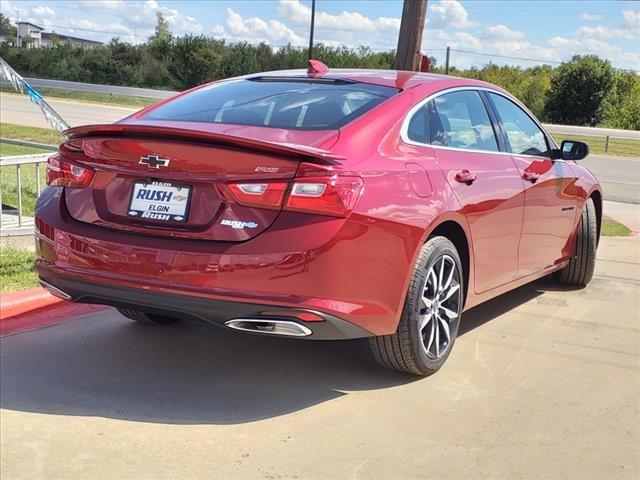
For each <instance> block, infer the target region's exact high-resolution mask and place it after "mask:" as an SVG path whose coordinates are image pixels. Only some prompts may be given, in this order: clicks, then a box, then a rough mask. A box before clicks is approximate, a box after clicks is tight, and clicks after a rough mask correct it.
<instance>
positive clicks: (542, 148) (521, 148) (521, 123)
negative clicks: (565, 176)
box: [489, 93, 548, 155]
mask: <svg viewBox="0 0 640 480" xmlns="http://www.w3.org/2000/svg"><path fill="white" fill-rule="evenodd" d="M489 96H490V97H491V100H492V101H493V104H494V105H495V108H496V110H497V113H498V116H499V117H500V121H501V122H502V127H503V129H504V131H505V133H506V135H507V140H508V141H509V145H508V146H510V147H511V153H515V154H518V155H544V153H545V152H546V151H547V150H548V146H547V141H546V140H545V136H544V133H543V132H542V130H540V128H539V127H538V125H536V123H535V122H534V121H533V120H532V119H531V117H530V116H529V115H527V114H526V112H525V111H524V110H522V109H521V108H520V107H519V106H518V105H516V104H515V103H513V102H512V101H511V100H509V99H507V98H505V97H503V96H502V95H498V94H495V93H489Z"/></svg>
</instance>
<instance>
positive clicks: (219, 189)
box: [61, 124, 342, 241]
mask: <svg viewBox="0 0 640 480" xmlns="http://www.w3.org/2000/svg"><path fill="white" fill-rule="evenodd" d="M307 133H308V132H307ZM313 133H315V140H316V141H324V142H326V141H327V139H329V138H331V136H332V135H333V136H336V135H337V132H327V131H323V132H313ZM65 135H66V136H67V138H68V141H67V142H65V143H64V144H63V146H62V147H61V155H62V157H63V158H65V159H68V160H70V161H72V162H75V163H78V164H81V165H83V166H87V167H90V168H91V169H93V170H94V171H95V175H94V177H93V181H92V183H91V185H90V186H89V187H87V188H67V189H65V201H66V206H67V209H68V211H69V214H70V215H71V217H73V218H74V219H75V220H78V221H81V222H87V223H92V224H95V225H100V226H103V227H107V228H112V229H117V230H121V231H122V230H124V231H130V232H134V233H141V234H147V235H154V236H164V237H176V238H192V239H201V240H216V241H245V240H248V239H250V238H252V237H255V236H256V235H258V234H260V233H261V232H262V231H264V230H265V229H267V228H268V227H269V226H270V225H271V224H272V223H273V221H274V220H275V219H276V218H277V216H278V214H279V212H280V206H278V205H256V204H250V206H247V204H246V203H245V204H240V203H238V201H237V199H236V198H234V195H233V192H232V191H231V190H230V189H229V188H228V185H229V184H230V183H238V182H240V183H241V184H242V185H245V182H246V185H249V187H248V192H249V194H251V192H252V190H253V187H255V186H256V185H263V184H265V182H266V184H269V185H274V186H276V187H277V188H278V189H281V190H282V191H281V192H280V193H281V194H282V195H284V193H285V192H286V188H287V186H288V181H289V180H290V179H292V178H293V177H294V176H295V174H296V170H297V168H298V165H299V163H300V162H303V161H304V162H305V163H316V164H323V165H332V164H339V163H340V162H341V160H342V159H341V158H340V157H338V156H336V155H334V154H332V153H331V152H329V151H327V150H325V149H321V148H316V147H313V146H307V145H298V144H294V143H290V142H278V141H274V140H269V141H265V140H260V139H256V138H250V137H240V136H237V135H230V134H228V133H223V132H211V131H202V130H195V129H186V128H174V127H168V126H159V125H132V124H115V125H92V126H83V127H77V128H73V129H70V130H67V131H66V132H65ZM310 140H314V138H311V139H310ZM269 188H271V187H269ZM276 193H278V192H276Z"/></svg>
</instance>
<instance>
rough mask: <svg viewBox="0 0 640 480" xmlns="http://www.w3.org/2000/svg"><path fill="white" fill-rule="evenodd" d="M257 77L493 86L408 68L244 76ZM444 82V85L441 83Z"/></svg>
mask: <svg viewBox="0 0 640 480" xmlns="http://www.w3.org/2000/svg"><path fill="white" fill-rule="evenodd" d="M255 77H283V78H286V77H310V78H330V79H335V80H351V81H353V82H362V83H370V84H373V85H382V86H386V87H394V88H400V89H402V90H408V89H411V88H413V87H416V86H418V85H424V84H432V85H433V86H436V84H437V86H442V87H444V86H445V85H444V84H446V86H453V84H455V85H469V86H493V85H490V84H488V83H486V82H482V81H479V80H474V79H470V78H461V77H453V76H450V75H440V74H437V73H425V72H413V71H407V70H373V69H371V70H369V69H355V68H330V69H329V70H328V71H327V72H324V73H321V74H309V73H307V70H302V69H297V70H277V71H272V72H263V73H255V74H251V75H246V76H245V77H244V78H255ZM440 84H442V85H440ZM449 84H451V85H449Z"/></svg>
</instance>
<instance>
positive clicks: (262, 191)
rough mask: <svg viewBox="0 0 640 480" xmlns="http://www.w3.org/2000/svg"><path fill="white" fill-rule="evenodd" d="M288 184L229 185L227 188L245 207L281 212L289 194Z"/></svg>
mask: <svg viewBox="0 0 640 480" xmlns="http://www.w3.org/2000/svg"><path fill="white" fill-rule="evenodd" d="M288 186H289V184H288V183H287V182H268V183H266V182H265V183H229V184H227V188H228V189H229V192H230V193H231V196H232V197H233V199H234V200H235V201H236V202H237V203H239V204H240V205H244V206H245V207H257V208H267V209H269V210H280V208H282V201H283V200H284V195H285V193H286V192H287V187H288Z"/></svg>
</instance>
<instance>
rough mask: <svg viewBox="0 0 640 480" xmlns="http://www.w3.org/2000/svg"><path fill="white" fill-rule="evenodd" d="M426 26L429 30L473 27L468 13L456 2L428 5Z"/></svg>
mask: <svg viewBox="0 0 640 480" xmlns="http://www.w3.org/2000/svg"><path fill="white" fill-rule="evenodd" d="M427 25H428V26H429V27H430V28H436V29H441V28H468V27H471V26H472V25H473V23H472V22H471V21H470V20H469V13H468V12H467V10H466V9H465V8H464V7H463V6H462V4H461V3H460V2H458V1H457V0H442V1H440V2H438V3H428V11H427Z"/></svg>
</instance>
